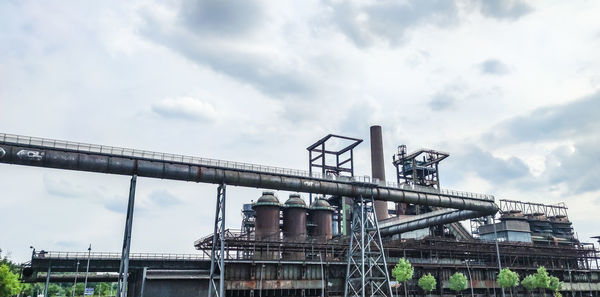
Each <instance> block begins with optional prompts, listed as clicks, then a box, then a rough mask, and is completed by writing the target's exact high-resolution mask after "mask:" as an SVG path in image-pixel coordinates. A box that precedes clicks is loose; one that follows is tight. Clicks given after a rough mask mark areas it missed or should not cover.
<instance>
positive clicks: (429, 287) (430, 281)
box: [419, 273, 437, 292]
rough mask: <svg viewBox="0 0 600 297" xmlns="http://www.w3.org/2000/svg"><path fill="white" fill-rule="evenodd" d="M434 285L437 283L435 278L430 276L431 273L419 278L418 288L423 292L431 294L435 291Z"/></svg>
mask: <svg viewBox="0 0 600 297" xmlns="http://www.w3.org/2000/svg"><path fill="white" fill-rule="evenodd" d="M436 285H437V282H436V280H435V277H434V276H433V275H431V273H428V274H424V275H423V276H421V278H419V287H421V289H423V290H424V291H427V292H431V291H433V290H434V289H435V286H436Z"/></svg>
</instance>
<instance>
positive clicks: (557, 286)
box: [548, 276, 563, 292]
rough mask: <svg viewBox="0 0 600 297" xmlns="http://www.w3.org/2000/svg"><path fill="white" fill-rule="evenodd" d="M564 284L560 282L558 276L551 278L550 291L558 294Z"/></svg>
mask: <svg viewBox="0 0 600 297" xmlns="http://www.w3.org/2000/svg"><path fill="white" fill-rule="evenodd" d="M562 286H563V283H562V282H561V281H560V280H558V277H556V276H551V277H550V284H549V285H548V289H550V290H552V291H554V292H557V291H559V290H561V289H562Z"/></svg>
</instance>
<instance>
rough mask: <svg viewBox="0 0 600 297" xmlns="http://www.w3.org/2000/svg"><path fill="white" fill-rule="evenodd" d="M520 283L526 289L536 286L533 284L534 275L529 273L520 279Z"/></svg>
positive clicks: (529, 289)
mask: <svg viewBox="0 0 600 297" xmlns="http://www.w3.org/2000/svg"><path fill="white" fill-rule="evenodd" d="M521 285H522V286H523V287H525V289H527V290H528V291H532V290H533V289H535V288H536V286H535V276H534V275H533V274H530V275H528V276H526V277H525V278H524V279H523V281H521Z"/></svg>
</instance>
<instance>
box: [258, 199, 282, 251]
mask: <svg viewBox="0 0 600 297" xmlns="http://www.w3.org/2000/svg"><path fill="white" fill-rule="evenodd" d="M280 206H281V205H280V204H279V199H277V197H275V193H273V192H263V194H262V196H260V198H258V200H257V201H256V202H255V203H254V205H252V209H254V211H255V212H256V219H255V227H254V234H255V237H256V240H265V239H266V240H278V239H279V208H280Z"/></svg>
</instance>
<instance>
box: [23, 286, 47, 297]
mask: <svg viewBox="0 0 600 297" xmlns="http://www.w3.org/2000/svg"><path fill="white" fill-rule="evenodd" d="M43 291H44V287H43V286H42V284H38V283H36V284H24V285H23V290H22V292H23V294H24V296H37V294H38V293H40V294H41V293H42V292H43Z"/></svg>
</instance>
